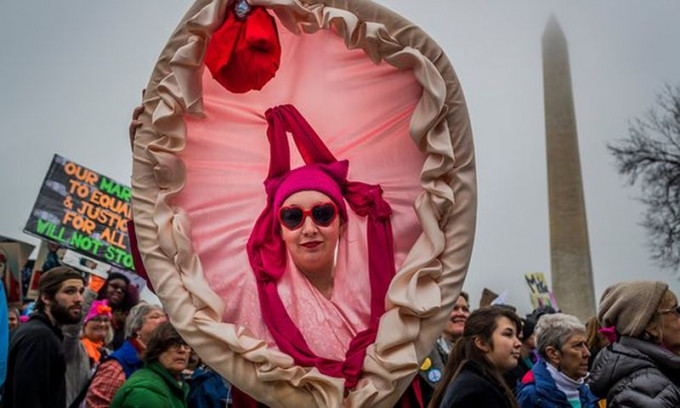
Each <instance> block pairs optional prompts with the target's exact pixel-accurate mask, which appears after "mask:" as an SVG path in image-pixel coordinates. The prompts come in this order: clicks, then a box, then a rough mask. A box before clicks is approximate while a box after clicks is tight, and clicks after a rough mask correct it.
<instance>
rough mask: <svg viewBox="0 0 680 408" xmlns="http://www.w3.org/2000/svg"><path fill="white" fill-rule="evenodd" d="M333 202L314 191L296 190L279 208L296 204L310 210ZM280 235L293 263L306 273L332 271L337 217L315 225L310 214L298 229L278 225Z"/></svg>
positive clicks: (338, 228) (338, 222)
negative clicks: (328, 222)
mask: <svg viewBox="0 0 680 408" xmlns="http://www.w3.org/2000/svg"><path fill="white" fill-rule="evenodd" d="M328 202H332V200H331V199H330V198H329V197H328V196H327V195H325V194H323V193H321V192H318V191H313V190H306V191H299V192H297V193H295V194H292V195H291V196H289V197H288V198H287V199H286V201H284V202H283V205H282V206H281V208H284V207H290V206H297V207H300V208H302V209H303V210H310V209H311V208H312V207H314V206H315V205H316V204H323V203H328ZM281 236H282V238H283V242H285V244H286V248H287V249H288V253H289V254H290V257H291V259H292V261H293V263H294V264H295V266H296V267H297V268H298V269H299V270H300V271H301V272H303V273H305V274H321V273H331V272H332V270H333V263H334V259H335V247H336V246H337V244H338V239H339V237H340V218H339V217H335V219H334V220H333V222H331V224H330V225H328V226H326V227H324V226H321V225H317V224H316V223H315V222H314V220H313V219H312V217H311V216H307V217H305V218H304V220H303V221H302V226H300V227H299V228H297V229H293V230H291V229H288V228H286V227H285V226H283V225H281Z"/></svg>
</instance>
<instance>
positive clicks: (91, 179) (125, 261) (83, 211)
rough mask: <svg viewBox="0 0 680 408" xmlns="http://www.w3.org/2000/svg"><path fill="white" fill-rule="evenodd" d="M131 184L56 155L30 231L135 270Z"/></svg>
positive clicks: (32, 214) (29, 225) (31, 222)
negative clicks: (130, 227) (130, 228)
mask: <svg viewBox="0 0 680 408" xmlns="http://www.w3.org/2000/svg"><path fill="white" fill-rule="evenodd" d="M131 213H132V209H131V205H130V188H129V187H127V186H125V185H123V184H120V183H118V182H116V181H114V180H112V179H110V178H108V177H106V176H104V175H101V174H99V173H97V172H95V171H93V170H90V169H88V168H87V167H84V166H81V165H79V164H77V163H74V162H72V161H70V160H68V159H66V158H64V157H61V156H59V155H54V158H53V160H52V164H51V165H50V168H49V171H48V172H47V175H46V176H45V180H44V182H43V185H42V187H41V189H40V194H39V195H38V198H37V199H36V202H35V205H34V206H33V211H31V215H30V217H29V219H28V222H27V223H26V227H25V229H24V231H26V232H27V233H30V234H33V235H36V236H38V237H40V238H44V239H46V240H49V241H52V242H55V243H57V244H59V245H60V246H63V247H66V248H68V249H71V250H73V251H75V252H78V253H80V254H83V255H86V256H88V257H90V258H93V259H96V260H99V261H102V262H105V263H107V264H109V265H114V266H117V267H119V268H121V269H125V270H134V266H133V261H132V255H131V254H130V244H129V241H128V235H127V221H128V220H129V219H130V217H131Z"/></svg>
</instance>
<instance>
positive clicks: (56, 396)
mask: <svg viewBox="0 0 680 408" xmlns="http://www.w3.org/2000/svg"><path fill="white" fill-rule="evenodd" d="M39 288H40V292H39V295H38V299H37V300H36V303H35V312H34V313H33V315H31V318H30V319H29V321H28V322H27V323H25V324H22V325H21V326H19V328H18V329H16V330H15V331H14V333H13V334H12V337H11V338H10V344H9V353H8V358H7V381H6V383H5V389H4V395H3V406H4V407H5V408H47V407H65V406H66V378H65V372H66V361H65V358H64V347H63V345H62V341H63V334H62V331H61V327H62V326H63V325H66V324H74V323H77V322H78V321H80V317H81V315H82V313H83V307H82V303H83V291H84V290H85V279H84V278H83V275H82V274H80V272H78V271H76V270H75V269H72V268H69V267H67V266H59V267H56V268H52V269H50V270H49V271H47V272H45V273H44V274H43V275H42V276H41V277H40V283H39Z"/></svg>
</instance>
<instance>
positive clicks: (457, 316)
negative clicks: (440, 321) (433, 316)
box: [444, 296, 470, 339]
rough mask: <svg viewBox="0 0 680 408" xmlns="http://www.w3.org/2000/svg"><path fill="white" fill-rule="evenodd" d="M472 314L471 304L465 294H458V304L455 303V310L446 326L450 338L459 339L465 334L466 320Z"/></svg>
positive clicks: (445, 330)
mask: <svg viewBox="0 0 680 408" xmlns="http://www.w3.org/2000/svg"><path fill="white" fill-rule="evenodd" d="M469 316H470V306H469V305H468V302H467V300H465V298H464V297H463V296H458V300H456V304H455V305H453V310H452V311H451V314H450V315H449V321H448V323H447V324H446V327H444V333H445V334H446V335H447V336H448V337H449V338H450V339H457V338H460V337H461V336H462V335H463V331H464V330H465V322H466V321H467V318H468V317H469Z"/></svg>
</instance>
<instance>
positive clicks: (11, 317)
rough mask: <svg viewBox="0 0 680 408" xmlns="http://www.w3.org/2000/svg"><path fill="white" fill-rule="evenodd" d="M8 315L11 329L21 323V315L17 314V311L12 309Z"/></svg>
mask: <svg viewBox="0 0 680 408" xmlns="http://www.w3.org/2000/svg"><path fill="white" fill-rule="evenodd" d="M8 317H9V329H10V330H12V329H14V328H15V327H17V326H18V325H19V316H17V314H16V313H14V312H12V311H10V312H9V314H8Z"/></svg>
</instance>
